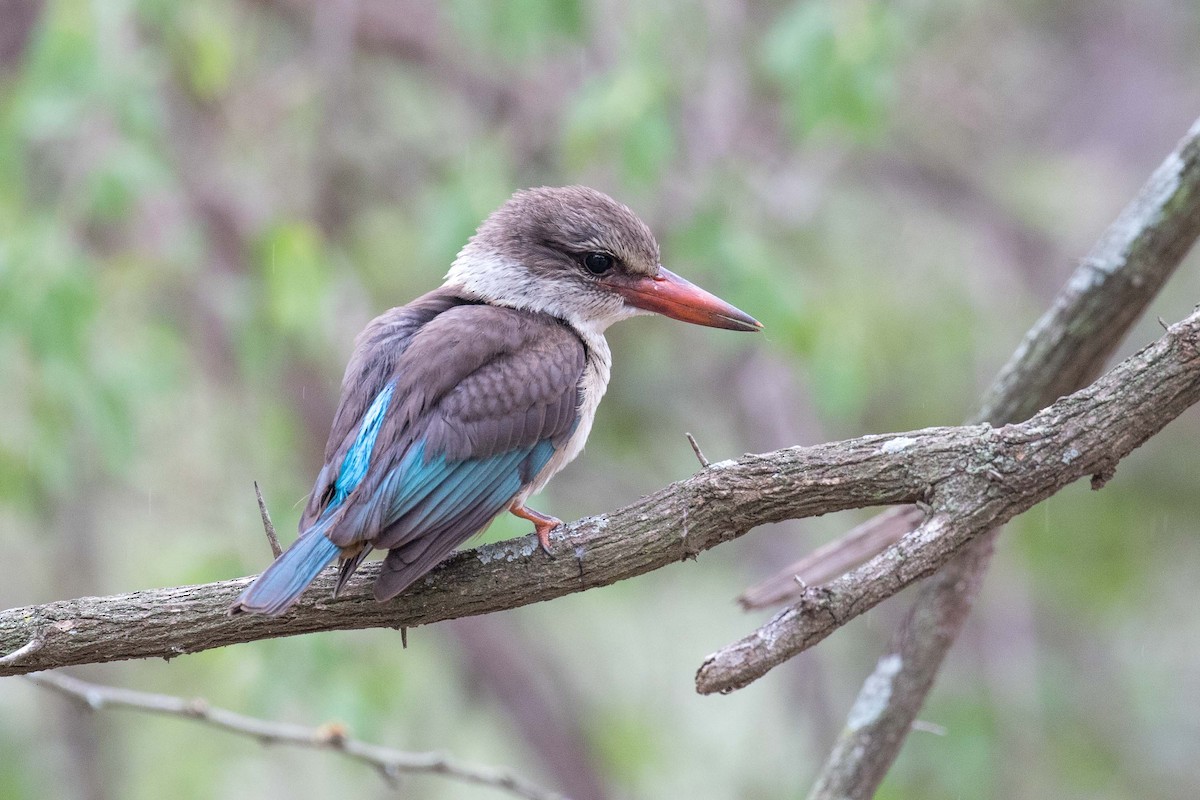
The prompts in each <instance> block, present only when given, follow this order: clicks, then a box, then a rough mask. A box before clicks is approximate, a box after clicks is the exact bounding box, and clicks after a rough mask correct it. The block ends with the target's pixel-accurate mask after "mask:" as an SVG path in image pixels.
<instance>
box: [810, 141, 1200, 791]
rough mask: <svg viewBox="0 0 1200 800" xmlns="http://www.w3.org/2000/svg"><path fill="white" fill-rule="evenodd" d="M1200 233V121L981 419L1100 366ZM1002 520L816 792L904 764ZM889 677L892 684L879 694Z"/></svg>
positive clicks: (866, 691)
mask: <svg viewBox="0 0 1200 800" xmlns="http://www.w3.org/2000/svg"><path fill="white" fill-rule="evenodd" d="M1198 237H1200V120H1197V121H1196V123H1195V124H1193V125H1192V128H1191V130H1190V131H1189V132H1188V134H1187V135H1186V136H1185V137H1184V138H1183V140H1182V141H1180V143H1179V144H1178V146H1176V148H1175V150H1174V151H1173V152H1172V153H1170V154H1169V155H1168V156H1167V158H1166V159H1165V160H1164V161H1163V163H1162V165H1161V166H1160V167H1159V168H1158V169H1157V170H1156V171H1155V172H1154V174H1153V175H1151V176H1150V179H1149V180H1148V181H1147V182H1146V185H1145V186H1144V187H1143V188H1142V190H1141V191H1140V192H1139V193H1138V196H1137V197H1136V198H1134V200H1133V202H1132V203H1130V204H1129V206H1127V207H1126V208H1125V210H1124V211H1123V212H1122V213H1121V215H1120V216H1119V217H1118V218H1117V220H1116V221H1115V222H1114V223H1113V224H1112V225H1111V226H1109V228H1108V230H1107V231H1105V233H1104V235H1103V236H1102V237H1101V239H1100V241H1099V242H1098V243H1097V244H1096V246H1095V247H1094V248H1093V249H1092V252H1091V253H1090V254H1089V255H1088V257H1087V258H1086V259H1085V260H1084V262H1083V263H1082V264H1081V265H1080V266H1079V268H1078V269H1077V270H1076V271H1075V273H1074V274H1073V275H1072V276H1071V279H1070V280H1069V281H1068V282H1067V285H1066V286H1065V287H1064V288H1063V289H1062V291H1060V292H1059V294H1058V297H1057V298H1056V299H1055V302H1054V305H1053V306H1052V307H1051V308H1050V310H1049V311H1048V312H1047V313H1046V314H1045V315H1044V316H1043V317H1042V318H1041V319H1040V320H1039V321H1038V322H1037V324H1036V325H1035V326H1034V327H1033V328H1032V329H1031V330H1030V331H1029V333H1027V334H1026V336H1025V338H1024V340H1023V341H1022V343H1021V346H1020V347H1019V348H1018V349H1017V351H1016V353H1014V354H1013V357H1012V358H1011V359H1010V361H1009V363H1008V364H1007V365H1006V366H1005V367H1004V369H1003V370H1001V372H1000V375H999V376H998V377H997V379H996V380H995V382H994V383H993V384H992V387H991V388H990V389H989V391H988V392H987V394H986V395H985V396H984V399H983V402H982V404H981V408H980V412H979V414H978V415H977V416H976V420H987V421H991V422H992V423H993V424H1001V423H1005V422H1015V421H1018V420H1021V419H1025V418H1026V417H1027V416H1029V415H1030V414H1032V413H1033V412H1034V410H1035V409H1037V408H1040V407H1041V406H1043V405H1044V404H1046V403H1048V402H1049V401H1050V400H1051V399H1053V398H1054V397H1056V396H1057V395H1058V394H1061V393H1064V392H1067V391H1072V390H1074V389H1075V388H1077V387H1078V386H1081V385H1082V384H1083V383H1084V382H1085V381H1087V380H1089V379H1090V376H1092V375H1094V374H1096V373H1098V372H1099V371H1100V369H1101V368H1102V367H1103V364H1104V362H1105V361H1106V360H1107V359H1108V358H1109V357H1110V356H1111V354H1112V351H1113V350H1115V349H1116V347H1117V345H1118V344H1119V342H1120V341H1121V339H1122V338H1124V336H1125V334H1126V332H1127V331H1128V329H1129V328H1130V327H1131V326H1132V325H1133V323H1134V321H1135V320H1136V319H1137V318H1138V317H1139V316H1141V314H1142V313H1143V312H1144V310H1145V308H1146V306H1147V305H1149V303H1150V301H1151V300H1152V299H1153V298H1154V296H1155V295H1156V294H1157V293H1158V291H1159V290H1160V289H1161V288H1162V286H1163V284H1164V283H1166V281H1167V278H1169V277H1170V276H1171V275H1172V274H1173V273H1174V272H1175V270H1176V269H1177V268H1178V266H1179V264H1180V263H1181V262H1182V260H1183V258H1184V256H1185V255H1186V254H1187V252H1188V250H1189V249H1191V247H1192V246H1193V244H1194V242H1195V241H1196V239H1197V238H1198ZM998 533H999V529H993V530H991V531H989V532H987V533H985V534H984V535H982V536H980V537H979V538H978V539H976V540H975V541H973V542H972V543H971V544H970V545H968V546H967V547H966V548H964V550H963V552H962V553H961V554H960V555H959V556H958V557H957V558H955V559H954V560H953V561H951V562H950V563H949V564H948V565H947V566H946V568H944V569H942V570H941V571H940V572H938V573H937V575H935V576H933V578H932V579H930V580H929V581H928V582H926V584H925V585H924V586H922V588H921V592H920V594H919V595H918V596H917V599H916V601H915V602H914V603H913V606H912V608H911V609H910V610H909V612H908V615H907V616H906V618H905V621H904V623H903V624H902V625H901V627H900V628H899V630H898V631H897V633H896V635H895V636H894V637H893V639H892V641H891V643H890V644H889V646H888V648H887V651H886V652H885V654H884V655H883V656H882V657H881V658H880V660H879V662H878V664H877V665H876V668H875V672H874V673H873V674H872V677H871V678H869V679H868V681H867V682H866V683H865V684H864V685H863V688H862V691H861V693H860V695H859V699H858V701H857V702H856V703H855V709H856V710H861V709H867V710H869V712H870V713H855V712H852V713H851V716H850V718H849V719H848V720H847V725H846V727H845V728H844V729H843V731H842V734H841V736H840V737H839V739H838V742H837V743H836V745H835V746H834V749H833V751H832V752H831V753H830V756H829V758H828V760H827V761H826V763H825V765H824V767H823V768H822V770H821V774H820V776H819V777H818V780H817V782H816V784H815V785H814V787H813V790H812V793H811V795H810V797H811V798H813V800H833V798H838V799H839V800H840V799H841V798H851V797H870V796H873V795H874V794H875V791H876V789H878V787H879V785H880V783H882V781H883V778H884V776H885V775H886V774H887V771H888V769H889V768H890V767H891V765H892V763H893V762H894V761H895V759H896V756H897V755H898V753H899V751H900V747H901V746H902V745H903V743H904V740H905V738H906V737H907V736H908V732H909V731H910V730H912V725H913V721H914V720H915V719H916V715H917V713H918V712H919V710H920V708H921V706H922V705H924V702H925V698H926V696H927V695H928V693H929V690H930V688H931V687H932V686H933V682H934V679H935V678H936V676H937V671H938V669H939V668H940V667H941V664H942V661H943V659H944V658H945V655H946V652H947V651H948V650H949V649H950V646H951V645H952V644H953V643H954V641H955V639H957V637H958V634H959V632H960V631H961V629H962V624H963V621H964V620H965V619H966V617H967V614H968V613H969V611H970V609H971V607H972V605H973V604H974V601H975V597H976V596H977V595H978V592H979V587H980V586H981V585H982V582H983V575H984V573H985V572H986V571H987V567H988V564H989V563H990V561H991V554H992V550H993V545H994V543H995V537H996V536H997V535H998ZM881 682H883V684H882V685H883V686H884V687H885V688H886V689H887V691H886V692H883V693H881V692H880V691H879V685H880V683H881Z"/></svg>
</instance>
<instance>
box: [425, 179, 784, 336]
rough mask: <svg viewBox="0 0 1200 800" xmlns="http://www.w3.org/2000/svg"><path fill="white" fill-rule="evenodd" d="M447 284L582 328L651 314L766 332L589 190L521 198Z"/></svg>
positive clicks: (482, 229)
mask: <svg viewBox="0 0 1200 800" xmlns="http://www.w3.org/2000/svg"><path fill="white" fill-rule="evenodd" d="M446 284H447V285H453V286H459V287H461V288H463V289H465V290H466V291H468V292H470V293H472V294H474V295H476V296H478V297H480V298H481V299H483V300H485V301H487V302H490V303H494V304H496V305H503V306H510V307H512V308H522V309H526V310H529V311H537V312H542V313H547V314H551V315H553V316H556V317H558V318H560V319H565V320H566V321H568V322H570V323H571V324H572V325H574V326H575V327H577V328H582V329H590V330H597V331H603V330H604V329H605V328H607V327H608V326H609V325H611V324H612V323H614V322H617V321H618V320H622V319H626V318H628V317H632V316H635V315H638V314H646V313H652V312H653V313H659V314H663V315H664V316H668V317H671V318H673V319H678V320H683V321H684V322H691V323H695V324H697V325H707V326H709V327H713V328H728V329H730V330H738V331H756V330H760V329H761V328H762V325H761V324H760V323H759V322H758V321H757V320H755V319H754V318H753V317H751V316H749V315H747V314H745V313H743V312H742V311H739V310H738V309H736V308H734V307H733V306H731V305H730V304H729V303H726V302H725V301H724V300H722V299H720V298H719V297H717V296H715V295H713V294H710V293H709V292H706V291H705V290H703V289H701V288H700V287H698V286H695V285H694V284H692V283H689V282H688V281H686V280H684V279H683V278H681V277H679V276H678V275H676V274H674V273H673V272H671V271H669V270H667V269H666V268H664V267H663V266H662V265H661V264H660V263H659V249H658V242H657V241H655V239H654V234H652V233H651V232H650V229H649V228H648V227H647V226H646V223H644V222H642V221H641V220H640V219H639V218H638V216H637V215H636V214H634V213H633V212H632V211H630V210H629V208H627V207H626V206H624V205H622V204H621V203H618V202H617V201H616V200H613V199H612V198H611V197H609V196H608V195H606V194H604V193H602V192H598V191H596V190H595V189H589V188H587V187H586V186H565V187H561V188H551V187H540V188H536V189H525V190H523V191H520V192H517V193H516V194H514V195H513V196H512V197H511V198H509V199H508V201H507V202H506V203H505V204H504V205H502V206H500V208H499V209H497V210H496V211H494V212H493V213H492V214H491V215H490V216H489V217H488V218H487V219H486V220H484V221H483V224H481V225H480V226H479V229H478V230H477V231H476V232H475V235H474V236H472V237H471V239H470V241H469V242H467V244H466V246H465V247H463V249H462V251H461V252H459V254H458V257H457V258H456V259H455V260H454V264H453V266H451V268H450V272H449V273H447V275H446Z"/></svg>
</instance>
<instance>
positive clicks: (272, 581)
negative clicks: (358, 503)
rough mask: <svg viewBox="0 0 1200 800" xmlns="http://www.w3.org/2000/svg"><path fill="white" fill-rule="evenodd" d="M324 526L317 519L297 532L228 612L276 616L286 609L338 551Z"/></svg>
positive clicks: (336, 555)
mask: <svg viewBox="0 0 1200 800" xmlns="http://www.w3.org/2000/svg"><path fill="white" fill-rule="evenodd" d="M325 527H326V526H324V525H321V524H319V523H318V524H317V525H314V526H313V527H312V528H310V529H309V530H307V531H306V532H304V533H303V534H301V536H300V538H299V539H297V540H296V541H295V542H293V543H292V546H291V547H289V548H288V549H287V550H286V551H285V552H284V554H283V555H281V556H280V557H279V558H277V559H275V561H274V562H273V563H272V564H271V566H269V567H267V569H266V571H265V572H263V574H262V575H259V576H258V577H257V578H256V579H255V580H254V583H252V584H250V585H249V586H247V587H246V590H245V591H243V592H242V593H241V594H240V595H238V599H237V600H234V601H233V605H232V606H230V609H229V612H230V613H231V614H237V613H241V612H250V613H254V614H267V615H269V616H272V617H276V616H279V615H280V614H282V613H283V612H285V611H287V610H288V609H289V608H290V607H291V605H292V604H293V603H295V602H296V598H298V597H299V596H300V593H301V592H303V591H304V590H305V589H306V588H307V587H308V585H309V584H310V583H312V582H313V579H314V578H316V577H317V575H318V574H319V573H320V572H321V570H323V569H325V567H327V566H328V565H329V564H330V563H331V562H332V561H333V560H334V559H335V558H337V557H338V554H339V553H340V552H341V551H340V549H339V548H338V546H337V545H336V544H334V543H333V542H331V541H329V539H327V538H326V537H325Z"/></svg>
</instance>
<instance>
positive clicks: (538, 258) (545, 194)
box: [472, 186, 660, 275]
mask: <svg viewBox="0 0 1200 800" xmlns="http://www.w3.org/2000/svg"><path fill="white" fill-rule="evenodd" d="M472 241H473V243H475V244H478V245H483V246H485V247H487V248H488V249H491V250H493V251H494V252H498V253H502V254H504V255H505V256H507V257H509V258H512V259H513V260H516V261H521V262H523V263H525V264H526V265H527V266H529V267H530V268H531V269H533V270H535V271H537V272H543V273H544V272H548V271H558V270H561V269H562V266H563V260H564V257H566V258H568V259H579V258H583V257H584V256H585V255H586V254H587V253H590V252H600V253H607V254H609V255H611V256H613V257H614V258H615V259H616V261H617V264H616V267H617V269H619V270H620V271H622V272H625V273H627V274H630V275H654V274H655V273H656V272H657V271H658V265H659V258H660V255H659V248H658V242H657V241H656V240H655V239H654V234H653V233H651V232H650V228H649V227H647V225H646V223H644V222H642V220H641V219H640V218H639V217H638V216H637V214H635V213H633V211H631V210H630V209H629V207H628V206H626V205H624V204H622V203H618V202H617V201H616V200H614V199H612V198H611V197H609V196H608V195H606V194H604V193H603V192H598V191H596V190H595V189H590V188H588V187H586V186H563V187H548V186H542V187H538V188H534V189H524V190H522V191H519V192H517V193H516V194H514V195H513V196H512V197H511V198H509V199H508V201H507V202H505V204H504V205H502V206H501V207H500V208H499V209H497V210H496V211H495V212H493V213H492V214H491V215H490V216H489V217H488V218H487V219H486V220H484V222H483V224H482V225H480V226H479V230H478V231H477V232H476V233H475V236H474V237H473V238H472Z"/></svg>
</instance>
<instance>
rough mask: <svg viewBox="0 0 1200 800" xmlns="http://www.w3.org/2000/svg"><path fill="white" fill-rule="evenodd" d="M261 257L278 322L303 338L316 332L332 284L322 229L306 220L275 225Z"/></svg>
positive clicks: (270, 309) (271, 308)
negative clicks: (319, 229) (318, 229)
mask: <svg viewBox="0 0 1200 800" xmlns="http://www.w3.org/2000/svg"><path fill="white" fill-rule="evenodd" d="M257 261H258V268H259V271H260V273H261V275H262V280H263V286H264V289H265V291H266V301H267V310H268V312H269V314H270V316H271V319H272V321H273V322H274V323H275V325H276V326H278V327H279V329H280V330H282V331H284V332H286V333H288V334H292V335H297V336H300V337H301V338H308V337H309V336H311V335H313V334H314V333H316V332H317V331H314V328H319V327H320V325H319V323H320V322H321V321H322V319H323V314H322V308H323V305H324V298H325V295H326V293H327V292H328V290H329V284H330V281H329V278H330V275H329V264H328V261H327V257H326V254H325V252H324V245H323V242H322V239H321V234H320V232H319V231H317V229H316V228H315V227H313V226H312V225H311V224H308V223H305V222H285V223H280V224H278V225H275V226H274V227H272V228H270V229H269V230H268V231H267V232H266V234H265V235H264V236H263V238H262V240H261V241H260V243H259V245H258V248H257Z"/></svg>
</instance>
